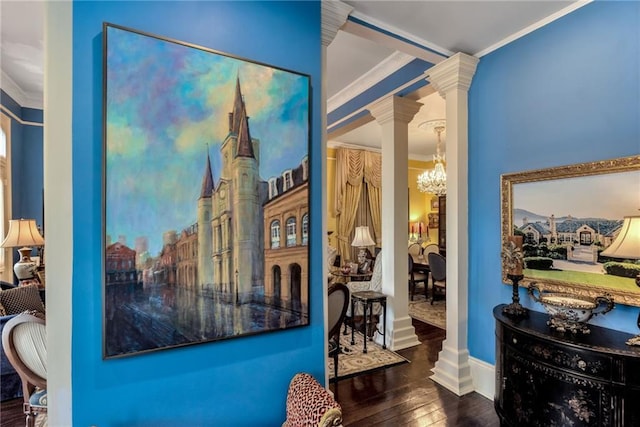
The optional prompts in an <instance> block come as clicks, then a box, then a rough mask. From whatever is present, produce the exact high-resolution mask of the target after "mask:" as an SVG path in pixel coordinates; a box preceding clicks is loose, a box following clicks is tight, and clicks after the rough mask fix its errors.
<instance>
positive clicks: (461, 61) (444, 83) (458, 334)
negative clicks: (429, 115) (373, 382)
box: [425, 53, 478, 396]
mask: <svg viewBox="0 0 640 427" xmlns="http://www.w3.org/2000/svg"><path fill="white" fill-rule="evenodd" d="M477 64H478V58H476V57H473V56H469V55H466V54H464V53H456V54H455V55H453V56H452V57H450V58H449V59H447V60H445V61H443V62H441V63H439V64H437V65H435V66H433V67H431V68H430V69H429V70H427V71H426V72H425V74H426V78H427V80H428V81H429V82H431V84H432V85H433V86H434V88H435V89H436V90H437V91H438V92H439V93H440V96H442V97H443V98H444V99H445V101H446V120H447V139H446V142H445V147H446V157H447V163H446V171H447V212H446V214H447V224H446V227H447V338H446V339H445V340H444V342H443V343H442V351H441V352H440V354H439V355H438V361H437V362H436V364H435V367H434V368H433V369H432V371H433V376H432V377H431V379H433V380H434V381H435V382H437V383H438V384H440V385H442V386H444V387H446V388H448V389H449V390H451V391H452V392H454V393H456V394H457V395H459V396H461V395H463V394H466V393H470V392H472V391H473V383H472V378H471V371H470V367H469V349H468V346H467V332H468V325H467V322H468V318H469V316H468V293H469V289H468V285H469V284H468V271H469V237H468V201H469V198H468V181H467V175H468V159H467V154H468V135H467V133H468V104H467V97H468V91H469V86H471V79H472V78H473V75H474V73H475V71H476V66H477Z"/></svg>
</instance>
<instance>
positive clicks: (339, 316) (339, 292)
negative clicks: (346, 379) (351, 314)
mask: <svg viewBox="0 0 640 427" xmlns="http://www.w3.org/2000/svg"><path fill="white" fill-rule="evenodd" d="M328 307H329V315H328V318H329V320H328V329H329V357H332V358H333V372H334V374H333V380H334V381H335V382H337V381H338V355H339V354H340V327H341V326H342V322H344V319H345V317H346V316H347V307H349V288H347V286H346V285H344V284H342V283H334V284H332V285H331V286H330V287H329V297H328Z"/></svg>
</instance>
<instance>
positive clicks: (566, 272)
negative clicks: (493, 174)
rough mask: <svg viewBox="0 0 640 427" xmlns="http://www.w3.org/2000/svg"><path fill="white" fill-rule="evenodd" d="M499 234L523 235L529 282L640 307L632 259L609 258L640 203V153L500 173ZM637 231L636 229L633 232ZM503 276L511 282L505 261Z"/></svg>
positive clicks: (525, 273)
mask: <svg viewBox="0 0 640 427" xmlns="http://www.w3.org/2000/svg"><path fill="white" fill-rule="evenodd" d="M500 182H501V190H502V193H501V205H502V207H501V213H502V232H501V240H502V245H503V246H504V245H505V244H506V242H507V240H508V238H509V236H512V235H520V236H522V237H523V242H524V245H523V249H522V251H523V255H524V263H525V269H524V272H523V274H524V280H522V281H520V283H522V284H523V285H525V286H526V285H528V284H529V283H531V282H536V283H537V285H538V286H539V287H540V288H541V289H543V290H549V291H556V292H564V293H570V294H575V295H584V296H589V297H594V298H595V297H597V296H599V295H602V294H609V295H611V296H612V297H613V298H614V301H615V303H616V304H629V305H634V306H640V288H638V286H637V285H636V283H635V276H636V275H637V266H636V264H635V259H634V257H629V258H625V257H626V256H627V255H622V256H616V255H615V254H614V255H612V256H607V253H608V251H606V250H607V249H608V248H609V247H612V249H613V246H615V245H613V244H614V242H616V239H617V237H618V236H619V235H620V234H621V233H622V234H623V235H626V232H625V230H626V229H625V226H624V224H625V218H631V217H637V216H638V206H640V191H639V190H640V184H639V183H640V156H632V157H623V158H618V159H610V160H602V161H596V162H590V163H579V164H573V165H567V166H559V167H553V168H547V169H537V170H531V171H525V172H516V173H509V174H504V175H502V176H501V179H500ZM630 235H631V234H630ZM502 277H503V281H504V282H505V283H507V284H509V285H511V283H509V280H508V279H507V270H506V266H505V265H503V268H502Z"/></svg>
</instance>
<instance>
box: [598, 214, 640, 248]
mask: <svg viewBox="0 0 640 427" xmlns="http://www.w3.org/2000/svg"><path fill="white" fill-rule="evenodd" d="M601 255H603V256H607V257H611V258H624V259H640V216H625V217H624V222H623V223H622V228H621V229H620V232H619V233H618V237H616V239H615V240H614V241H613V243H612V244H611V245H610V246H609V247H608V248H607V249H605V250H604V251H602V253H601Z"/></svg>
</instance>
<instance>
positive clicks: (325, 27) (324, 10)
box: [320, 0, 353, 47]
mask: <svg viewBox="0 0 640 427" xmlns="http://www.w3.org/2000/svg"><path fill="white" fill-rule="evenodd" d="M320 7H321V14H322V19H321V28H322V45H323V46H325V47H326V46H329V45H330V44H331V42H332V41H333V39H334V38H335V37H336V34H337V33H338V30H339V29H340V27H342V26H343V25H344V23H345V22H346V20H347V18H348V17H349V14H350V13H351V11H353V7H351V6H349V5H348V4H346V3H343V2H341V1H337V0H323V1H322V2H321V5H320Z"/></svg>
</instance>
